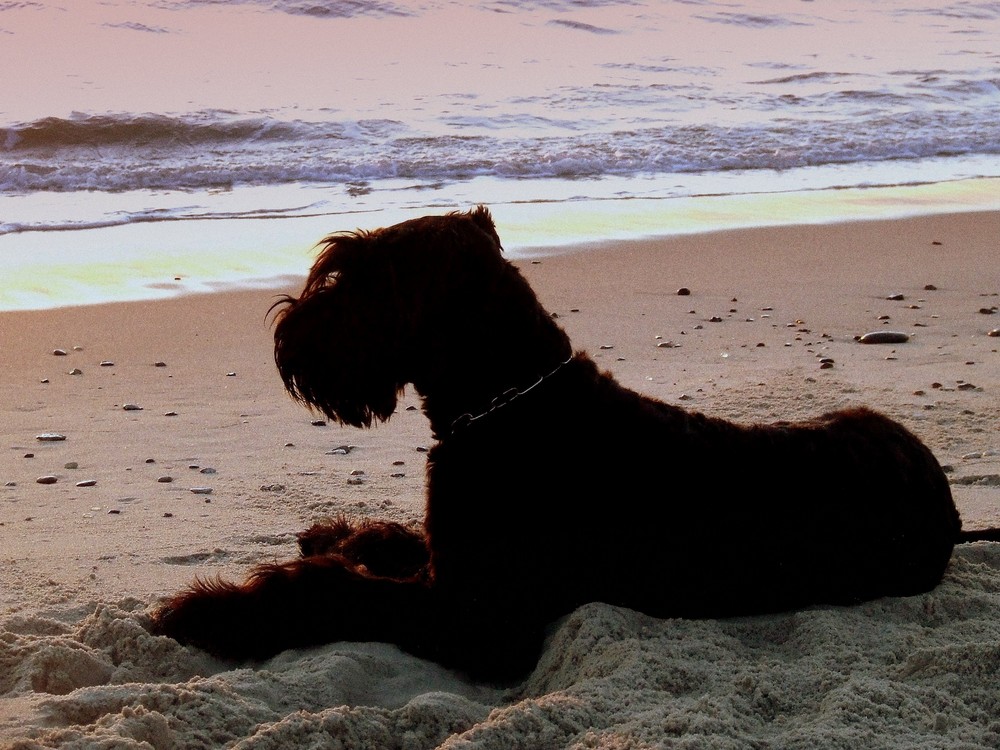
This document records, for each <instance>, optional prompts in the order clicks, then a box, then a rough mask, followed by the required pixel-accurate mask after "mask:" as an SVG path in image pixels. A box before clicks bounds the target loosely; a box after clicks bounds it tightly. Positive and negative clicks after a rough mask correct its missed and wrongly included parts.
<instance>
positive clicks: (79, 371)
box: [69, 367, 83, 375]
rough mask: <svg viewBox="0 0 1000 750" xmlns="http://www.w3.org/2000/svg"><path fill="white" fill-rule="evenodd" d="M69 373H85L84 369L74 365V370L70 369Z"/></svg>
mask: <svg viewBox="0 0 1000 750" xmlns="http://www.w3.org/2000/svg"><path fill="white" fill-rule="evenodd" d="M69 374H70V375H83V370H81V369H80V368H79V367H74V368H73V369H72V370H70V371H69Z"/></svg>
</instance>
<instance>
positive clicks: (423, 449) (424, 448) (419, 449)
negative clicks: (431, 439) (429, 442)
mask: <svg viewBox="0 0 1000 750" xmlns="http://www.w3.org/2000/svg"><path fill="white" fill-rule="evenodd" d="M428 450H430V449H429V448H428V447H427V446H426V445H418V446H417V453H426V452H427V451H428Z"/></svg>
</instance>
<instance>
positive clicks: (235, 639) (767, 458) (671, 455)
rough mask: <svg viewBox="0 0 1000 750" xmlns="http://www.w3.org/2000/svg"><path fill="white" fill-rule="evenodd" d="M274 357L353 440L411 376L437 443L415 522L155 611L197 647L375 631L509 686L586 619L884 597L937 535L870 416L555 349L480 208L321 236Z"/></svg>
mask: <svg viewBox="0 0 1000 750" xmlns="http://www.w3.org/2000/svg"><path fill="white" fill-rule="evenodd" d="M275 360H276V362H277V365H278V370H279V372H280V374H281V377H282V378H283V380H284V383H285V386H286V387H287V388H288V390H289V392H290V393H291V394H292V395H293V396H294V397H295V398H297V399H298V400H300V401H302V402H304V403H306V404H308V405H310V406H312V407H314V408H316V409H318V410H320V411H321V412H323V413H324V414H326V415H327V416H328V417H329V418H331V419H333V420H338V421H340V422H341V423H344V424H348V425H354V426H358V427H367V426H370V425H371V424H372V422H374V421H384V420H387V419H389V417H390V416H391V415H392V413H393V410H394V408H395V406H396V399H397V397H398V396H399V394H400V393H401V391H402V389H403V387H404V386H405V385H406V384H409V383H412V384H413V386H414V388H415V389H416V391H417V393H418V394H419V395H420V396H421V398H422V404H423V410H424V413H425V414H426V415H427V417H428V419H429V420H430V423H431V427H432V429H433V432H434V436H435V438H436V440H437V443H436V445H435V446H434V447H433V448H432V450H431V452H430V455H429V461H428V469H427V508H426V519H425V526H424V530H423V532H422V533H421V532H419V531H413V530H411V529H407V528H404V527H402V526H399V525H398V524H390V523H377V522H370V523H366V524H362V525H359V526H351V525H350V524H348V523H347V522H345V521H342V520H341V521H338V522H337V523H334V524H332V525H327V526H318V527H314V528H313V529H311V530H310V531H308V532H305V533H304V534H303V535H302V536H301V538H300V544H301V549H302V553H303V556H302V557H301V558H299V559H297V560H294V561H291V562H288V563H284V564H275V565H265V566H261V567H260V568H258V569H256V570H255V572H253V573H252V575H251V576H250V578H249V579H248V580H247V581H246V582H245V583H242V584H233V583H226V582H221V581H215V582H199V583H196V584H195V585H194V586H193V587H192V588H190V589H189V590H187V591H184V592H181V593H180V594H178V595H176V596H174V597H173V598H170V599H168V600H167V601H165V602H164V603H163V604H162V606H161V608H160V609H159V610H158V611H157V612H156V613H155V615H154V627H155V628H156V629H157V630H158V632H161V633H165V634H168V635H171V636H174V637H176V638H177V639H178V640H181V641H183V642H187V643H191V644H194V645H197V646H201V647H204V648H206V649H208V650H209V651H212V652H214V653H216V654H219V655H222V656H226V657H233V658H260V657H266V656H269V655H271V654H274V653H276V652H278V651H280V650H282V649H286V648H290V647H302V646H308V645H312V644H317V643H323V642H329V641H337V640H381V641H388V642H392V643H396V644H398V645H399V646H401V647H402V648H404V649H406V650H408V651H411V652H412V653H414V654H417V655H421V656H425V657H427V658H430V659H434V660H437V661H439V662H441V663H443V664H445V665H449V666H453V667H456V668H459V669H463V670H466V671H468V672H470V673H473V674H475V675H479V676H485V677H509V676H513V675H517V674H520V673H523V671H525V670H526V669H528V668H530V667H531V666H532V665H533V664H534V662H535V660H536V658H537V654H538V651H539V648H540V646H541V642H542V639H543V633H544V628H545V626H546V625H547V624H548V623H551V622H552V621H553V620H556V619H557V618H559V617H560V616H561V615H564V614H566V613H568V612H570V611H571V610H572V609H574V608H575V607H577V606H579V605H581V604H584V603H586V602H592V601H603V602H608V603H611V604H615V605H619V606H623V607H631V608H634V609H637V610H641V611H643V612H645V613H648V614H650V615H654V616H661V617H673V616H682V617H718V616H728V615H747V614H753V613H764V612H772V611H777V610H785V609H790V608H796V607H802V606H806V605H812V604H851V603H854V602H860V601H864V600H867V599H872V598H875V597H881V596H906V595H910V594H917V593H920V592H924V591H927V590H929V589H931V588H933V587H934V586H935V585H936V584H937V583H938V582H939V581H940V579H941V576H942V574H943V572H944V570H945V567H946V565H947V563H948V560H949V557H950V555H951V552H952V547H953V545H954V544H955V543H956V541H959V540H960V529H961V522H960V520H959V515H958V512H957V511H956V509H955V505H954V503H953V502H952V497H951V493H950V490H949V487H948V482H947V479H946V478H945V475H944V474H943V472H942V470H941V467H940V466H939V465H938V462H937V461H936V460H935V458H934V456H933V455H932V454H931V452H930V451H929V450H928V449H927V448H926V447H925V446H924V445H923V444H922V443H921V442H920V441H919V440H918V439H917V438H916V437H914V436H913V435H912V434H911V433H910V432H908V431H907V430H906V429H905V428H904V427H902V426H901V425H899V424H897V423H896V422H894V421H892V420H890V419H888V418H886V417H884V416H881V415H879V414H877V413H875V412H873V411H870V410H868V409H862V408H856V409H849V410H845V411H839V412H834V413H830V414H826V415H823V416H821V417H818V418H816V419H813V420H810V421H807V422H801V423H788V422H779V423H776V424H771V425H753V426H740V425H736V424H732V423H730V422H726V421H723V420H721V419H713V418H710V417H707V416H704V415H702V414H698V413H694V412H689V411H685V410H683V409H680V408H678V407H676V406H671V405H669V404H666V403H663V402H660V401H656V400H654V399H652V398H648V397H646V396H643V395H641V394H639V393H635V392H633V391H631V390H628V389H627V388H624V387H622V386H621V385H619V384H618V383H617V382H615V380H614V378H613V377H612V376H611V375H609V374H607V373H602V372H600V371H599V370H598V368H597V367H596V366H595V364H594V362H593V361H592V360H591V359H590V358H589V357H588V356H587V355H586V354H585V353H582V352H577V353H575V354H574V353H573V350H572V348H571V346H570V342H569V339H568V337H567V336H566V334H565V333H564V332H563V330H562V329H561V328H560V327H559V326H558V325H557V324H556V322H555V321H554V320H553V318H552V316H550V315H549V314H548V313H547V312H546V311H545V310H544V309H543V308H542V306H541V305H540V304H539V302H538V300H537V299H536V297H535V295H534V293H533V292H532V290H531V288H530V287H529V286H528V284H527V282H526V281H525V280H524V278H523V277H522V276H521V274H520V273H519V272H518V270H517V269H516V268H515V267H514V266H513V265H512V264H510V263H509V262H507V261H506V260H505V259H504V258H503V257H502V254H501V246H500V240H499V238H498V237H497V234H496V231H495V229H494V226H493V222H492V219H491V217H490V215H489V213H488V211H487V210H486V209H484V208H478V209H476V210H473V211H471V212H468V213H459V214H450V215H447V216H436V217H426V218H422V219H416V220H413V221H407V222H404V223H402V224H398V225H396V226H392V227H388V228H386V229H380V230H377V231H374V232H358V233H354V234H337V235H333V236H331V237H329V238H327V239H326V240H325V243H324V247H323V252H322V254H321V255H320V257H319V259H318V260H317V262H316V264H315V265H314V266H313V268H312V271H311V273H310V275H309V279H308V281H307V282H306V285H305V289H304V290H303V292H302V294H301V296H299V297H298V298H288V299H287V300H285V301H284V304H283V305H282V307H281V309H280V311H279V314H278V320H277V326H276V329H275ZM611 436H615V437H616V440H610V439H609V438H610V437H611ZM597 458H599V462H598V460H596V459H597ZM599 466H600V467H607V468H606V469H604V470H600V469H599V468H598V467H599ZM609 498H611V499H613V500H614V504H615V509H614V510H613V511H608V510H599V509H598V508H599V507H600V504H601V502H602V501H607V500H608V499H609Z"/></svg>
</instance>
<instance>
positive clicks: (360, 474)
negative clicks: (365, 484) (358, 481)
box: [351, 469, 365, 477]
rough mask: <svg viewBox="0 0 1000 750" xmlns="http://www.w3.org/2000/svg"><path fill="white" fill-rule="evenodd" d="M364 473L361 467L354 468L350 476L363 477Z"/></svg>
mask: <svg viewBox="0 0 1000 750" xmlns="http://www.w3.org/2000/svg"><path fill="white" fill-rule="evenodd" d="M364 475H365V472H364V470H362V469H355V470H354V471H352V472H351V476H352V477H363V476H364Z"/></svg>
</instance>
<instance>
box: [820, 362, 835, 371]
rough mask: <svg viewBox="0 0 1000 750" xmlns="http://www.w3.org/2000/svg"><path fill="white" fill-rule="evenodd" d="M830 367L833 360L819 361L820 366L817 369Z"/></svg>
mask: <svg viewBox="0 0 1000 750" xmlns="http://www.w3.org/2000/svg"><path fill="white" fill-rule="evenodd" d="M832 367H833V362H821V363H820V366H819V369H821V370H829V369H831V368H832Z"/></svg>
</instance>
